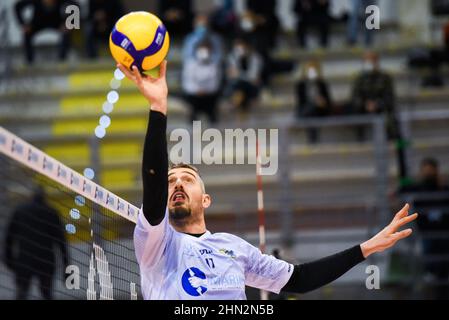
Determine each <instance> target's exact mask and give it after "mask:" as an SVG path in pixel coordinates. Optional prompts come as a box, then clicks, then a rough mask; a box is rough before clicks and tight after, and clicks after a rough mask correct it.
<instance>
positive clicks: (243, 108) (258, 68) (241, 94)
mask: <svg viewBox="0 0 449 320" xmlns="http://www.w3.org/2000/svg"><path fill="white" fill-rule="evenodd" d="M262 70H263V60H262V58H261V57H260V55H259V54H258V53H257V52H256V51H255V50H254V49H253V47H252V46H251V45H250V44H249V43H248V42H246V41H245V40H243V39H240V38H238V39H236V40H235V41H234V47H233V49H232V51H231V53H230V54H229V57H228V66H227V77H228V81H229V87H228V95H229V96H230V97H231V103H232V105H233V107H235V108H236V109H238V110H239V111H240V117H241V119H244V118H246V116H247V114H248V111H249V108H250V106H251V103H252V102H253V101H254V100H255V99H256V98H257V97H258V95H259V91H260V88H261V76H262Z"/></svg>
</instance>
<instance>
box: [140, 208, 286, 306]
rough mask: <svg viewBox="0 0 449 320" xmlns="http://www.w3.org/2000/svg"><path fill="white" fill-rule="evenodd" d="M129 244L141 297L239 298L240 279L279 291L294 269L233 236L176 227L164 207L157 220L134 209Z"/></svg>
mask: <svg viewBox="0 0 449 320" xmlns="http://www.w3.org/2000/svg"><path fill="white" fill-rule="evenodd" d="M134 247H135V251H136V257H137V262H138V263H139V267H140V277H141V287H142V294H143V297H144V299H152V300H165V299H169V300H178V299H188V300H195V299H218V300H236V299H240V300H244V299H246V295H245V285H247V286H250V287H254V288H259V289H264V290H267V291H271V292H274V293H279V291H280V290H281V289H282V288H283V287H284V286H285V284H286V283H287V282H288V280H289V279H290V277H291V275H292V273H293V265H292V264H290V263H287V262H285V261H282V260H279V259H276V258H274V257H273V256H269V255H265V254H262V253H261V251H260V250H259V249H258V248H256V247H254V246H252V245H251V244H249V243H248V242H246V241H244V240H243V239H241V238H239V237H237V236H234V235H231V234H228V233H214V234H212V233H210V232H209V231H207V232H206V233H205V234H203V235H202V236H201V237H198V238H197V237H194V236H190V235H188V234H184V233H180V232H177V231H176V230H175V229H174V228H173V227H172V226H171V225H170V223H169V222H168V211H167V210H166V213H165V217H164V220H163V221H162V222H161V223H160V224H159V225H157V226H152V225H150V224H149V223H148V221H147V220H146V219H145V216H144V215H143V213H142V212H140V213H139V217H138V221H137V225H136V228H135V230H134Z"/></svg>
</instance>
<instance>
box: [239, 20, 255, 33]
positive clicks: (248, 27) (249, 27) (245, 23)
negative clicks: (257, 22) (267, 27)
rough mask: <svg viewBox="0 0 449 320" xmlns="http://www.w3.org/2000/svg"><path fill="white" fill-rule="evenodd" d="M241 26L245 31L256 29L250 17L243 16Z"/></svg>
mask: <svg viewBox="0 0 449 320" xmlns="http://www.w3.org/2000/svg"><path fill="white" fill-rule="evenodd" d="M241 27H242V29H243V31H247V32H250V31H253V30H254V22H253V21H252V20H251V19H249V18H243V19H242V22H241Z"/></svg>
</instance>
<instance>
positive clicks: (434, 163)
mask: <svg viewBox="0 0 449 320" xmlns="http://www.w3.org/2000/svg"><path fill="white" fill-rule="evenodd" d="M424 166H431V167H434V168H435V169H438V166H439V164H438V160H436V159H435V158H424V159H422V160H421V167H424Z"/></svg>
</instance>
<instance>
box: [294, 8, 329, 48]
mask: <svg viewBox="0 0 449 320" xmlns="http://www.w3.org/2000/svg"><path fill="white" fill-rule="evenodd" d="M293 11H294V12H295V13H296V16H297V19H298V21H297V27H296V34H297V37H298V41H299V45H300V46H301V48H303V49H305V48H307V32H308V30H309V29H310V27H314V28H317V29H318V31H319V34H320V45H321V47H323V48H326V47H327V45H328V42H329V41H328V39H329V25H330V17H329V0H295V4H294V8H293Z"/></svg>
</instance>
